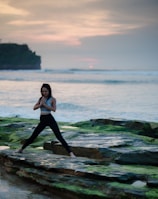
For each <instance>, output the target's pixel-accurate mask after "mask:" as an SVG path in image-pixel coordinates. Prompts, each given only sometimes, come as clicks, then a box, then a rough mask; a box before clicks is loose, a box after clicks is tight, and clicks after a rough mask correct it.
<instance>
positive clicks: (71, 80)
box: [0, 69, 158, 123]
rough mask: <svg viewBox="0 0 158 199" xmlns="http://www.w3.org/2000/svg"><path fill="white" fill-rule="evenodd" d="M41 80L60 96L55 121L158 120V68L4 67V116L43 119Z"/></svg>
mask: <svg viewBox="0 0 158 199" xmlns="http://www.w3.org/2000/svg"><path fill="white" fill-rule="evenodd" d="M43 83H49V84H50V85H51V87H52V91H53V96H54V97H55V98H56V99H57V111H56V112H55V113H52V114H53V115H54V117H55V119H56V120H57V121H61V122H72V123H73V122H79V121H85V120H90V119H96V118H113V119H126V120H143V121H153V122H158V71H132V70H130V71H124V70H77V69H76V70H75V69H71V70H16V71H14V70H1V71H0V88H1V89H0V116H2V117H21V118H35V119H38V118H39V114H40V111H39V110H36V111H33V109H32V108H33V106H34V104H35V103H36V102H37V100H38V99H39V97H40V88H41V85H42V84H43Z"/></svg>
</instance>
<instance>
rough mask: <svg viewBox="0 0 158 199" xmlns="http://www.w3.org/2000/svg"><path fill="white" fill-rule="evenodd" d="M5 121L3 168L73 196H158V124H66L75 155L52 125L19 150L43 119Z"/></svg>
mask: <svg viewBox="0 0 158 199" xmlns="http://www.w3.org/2000/svg"><path fill="white" fill-rule="evenodd" d="M0 121H1V124H0V145H1V150H0V163H1V167H3V169H5V170H6V171H7V172H8V173H13V174H16V175H17V176H19V177H21V178H23V179H27V180H30V181H31V182H34V183H37V184H39V185H40V186H42V187H43V188H44V189H45V190H47V191H48V192H50V193H52V195H53V194H55V195H58V196H60V197H61V198H68V199H71V198H72V199H82V198H83V199H85V198H87V199H89V198H90V199H103V198H105V199H106V198H108V199H124V198H125V199H126V198H130V199H136V198H139V199H140V198H143V199H156V198H158V167H157V166H158V147H157V144H158V140H157V138H158V124H157V123H151V122H144V121H126V120H115V119H96V120H90V121H84V122H78V123H75V124H67V123H60V129H61V131H62V134H63V136H64V138H65V139H66V140H67V142H68V143H69V145H70V146H71V147H72V149H73V151H74V153H75V154H76V156H77V157H76V158H70V157H69V156H68V154H67V153H66V151H65V149H63V147H62V146H61V144H60V143H58V141H57V140H56V139H55V137H54V135H53V134H52V132H51V131H50V130H49V128H48V129H45V130H44V131H43V132H42V134H41V135H40V136H39V137H38V138H37V140H36V142H34V143H33V144H32V145H31V146H29V147H28V148H27V149H26V150H25V151H24V153H22V154H19V153H16V149H17V148H19V146H20V144H19V143H20V142H23V141H24V140H25V139H26V138H27V137H28V136H29V135H30V134H31V132H32V128H34V126H35V125H36V123H37V121H36V120H27V119H21V118H0ZM2 146H3V147H2ZM4 146H5V147H8V149H4ZM2 149H3V150H2ZM52 198H53V197H52Z"/></svg>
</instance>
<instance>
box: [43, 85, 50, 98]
mask: <svg viewBox="0 0 158 199" xmlns="http://www.w3.org/2000/svg"><path fill="white" fill-rule="evenodd" d="M42 88H46V89H48V91H49V95H48V99H49V98H50V97H52V89H51V87H50V85H49V84H43V85H42V87H41V95H42Z"/></svg>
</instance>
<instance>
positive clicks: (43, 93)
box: [41, 87, 49, 97]
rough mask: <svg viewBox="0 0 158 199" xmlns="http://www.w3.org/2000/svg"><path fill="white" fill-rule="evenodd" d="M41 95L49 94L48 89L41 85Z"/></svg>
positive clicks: (46, 95)
mask: <svg viewBox="0 0 158 199" xmlns="http://www.w3.org/2000/svg"><path fill="white" fill-rule="evenodd" d="M41 93H42V96H43V97H48V95H49V91H48V89H47V88H45V87H43V88H42V92H41Z"/></svg>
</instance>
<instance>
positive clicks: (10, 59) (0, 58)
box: [0, 43, 41, 69]
mask: <svg viewBox="0 0 158 199" xmlns="http://www.w3.org/2000/svg"><path fill="white" fill-rule="evenodd" d="M40 68H41V57H40V56H38V55H36V53H35V52H32V51H31V50H30V49H29V48H28V46H27V45H26V44H22V45H20V44H14V43H2V44H0V69H40Z"/></svg>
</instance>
